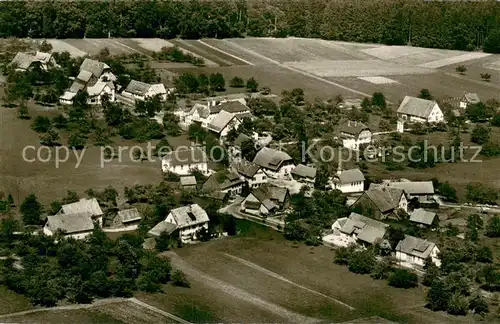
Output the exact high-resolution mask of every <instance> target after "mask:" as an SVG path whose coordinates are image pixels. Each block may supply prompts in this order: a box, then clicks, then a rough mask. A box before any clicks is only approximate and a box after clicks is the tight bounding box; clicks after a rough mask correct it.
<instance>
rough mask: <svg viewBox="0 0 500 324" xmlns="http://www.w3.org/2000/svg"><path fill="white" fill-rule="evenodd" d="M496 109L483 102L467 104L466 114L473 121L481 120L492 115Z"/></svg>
mask: <svg viewBox="0 0 500 324" xmlns="http://www.w3.org/2000/svg"><path fill="white" fill-rule="evenodd" d="M493 113H494V109H492V107H489V106H487V105H485V104H484V103H482V102H478V103H475V104H469V105H467V108H466V109H465V114H466V116H467V117H469V119H470V120H471V121H472V122H480V121H484V120H487V119H488V118H490V117H492V116H493Z"/></svg>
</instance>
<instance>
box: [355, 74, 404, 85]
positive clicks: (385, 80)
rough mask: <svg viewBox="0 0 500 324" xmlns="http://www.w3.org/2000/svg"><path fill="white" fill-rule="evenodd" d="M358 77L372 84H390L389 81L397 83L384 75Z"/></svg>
mask: <svg viewBox="0 0 500 324" xmlns="http://www.w3.org/2000/svg"><path fill="white" fill-rule="evenodd" d="M358 79H360V80H363V81H366V82H370V83H373V84H390V83H398V81H396V80H392V79H389V78H386V77H380V76H374V77H358Z"/></svg>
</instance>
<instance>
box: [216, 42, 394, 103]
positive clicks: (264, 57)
mask: <svg viewBox="0 0 500 324" xmlns="http://www.w3.org/2000/svg"><path fill="white" fill-rule="evenodd" d="M222 41H223V42H225V43H226V44H228V45H229V46H233V47H234V48H237V49H238V50H240V51H243V52H247V53H248V54H251V55H253V56H257V57H259V58H261V59H263V60H266V61H268V62H269V63H272V64H274V65H277V66H279V67H281V68H283V69H287V70H289V71H293V72H296V73H299V74H302V75H304V76H307V77H309V78H313V79H315V80H318V81H321V82H324V83H328V84H330V85H332V86H335V87H337V88H341V89H344V90H347V91H350V92H352V93H355V94H358V95H362V96H364V97H368V98H371V96H372V95H371V94H368V93H365V92H361V91H358V90H356V89H352V88H349V87H346V86H344V85H341V84H340V83H336V82H333V81H330V80H326V79H324V78H322V77H319V76H317V75H314V74H312V73H309V72H306V71H303V70H299V69H297V68H294V67H291V66H288V65H285V64H282V63H280V62H278V61H275V60H273V59H270V58H269V57H267V56H264V55H262V54H259V53H257V52H255V51H252V50H250V49H247V48H245V47H243V46H241V45H238V44H236V43H234V42H229V41H227V40H225V39H224V40H222ZM221 52H223V53H225V54H229V53H227V52H225V51H222V50H221ZM387 103H388V104H392V102H390V101H387Z"/></svg>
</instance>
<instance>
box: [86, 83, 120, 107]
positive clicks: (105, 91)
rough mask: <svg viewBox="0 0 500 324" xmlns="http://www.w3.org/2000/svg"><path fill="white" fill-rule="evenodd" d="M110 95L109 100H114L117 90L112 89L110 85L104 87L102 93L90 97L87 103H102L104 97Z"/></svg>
mask: <svg viewBox="0 0 500 324" xmlns="http://www.w3.org/2000/svg"><path fill="white" fill-rule="evenodd" d="M105 94H106V95H108V97H109V101H111V102H114V101H115V99H116V98H115V90H114V89H111V88H110V87H109V86H105V87H104V89H103V90H102V91H101V93H100V94H99V95H97V96H95V97H92V98H89V99H88V100H87V103H88V104H90V105H100V104H101V102H102V97H103V96H104V95H105Z"/></svg>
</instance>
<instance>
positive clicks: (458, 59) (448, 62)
mask: <svg viewBox="0 0 500 324" xmlns="http://www.w3.org/2000/svg"><path fill="white" fill-rule="evenodd" d="M490 55H491V54H487V53H466V54H462V55H458V56H454V57H448V58H444V59H440V60H436V61H433V62H428V63H425V64H420V65H419V66H421V67H427V68H431V69H437V68H440V67H443V66H447V65H452V64H457V63H462V62H465V61H470V60H474V59H478V58H483V57H487V56H490Z"/></svg>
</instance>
